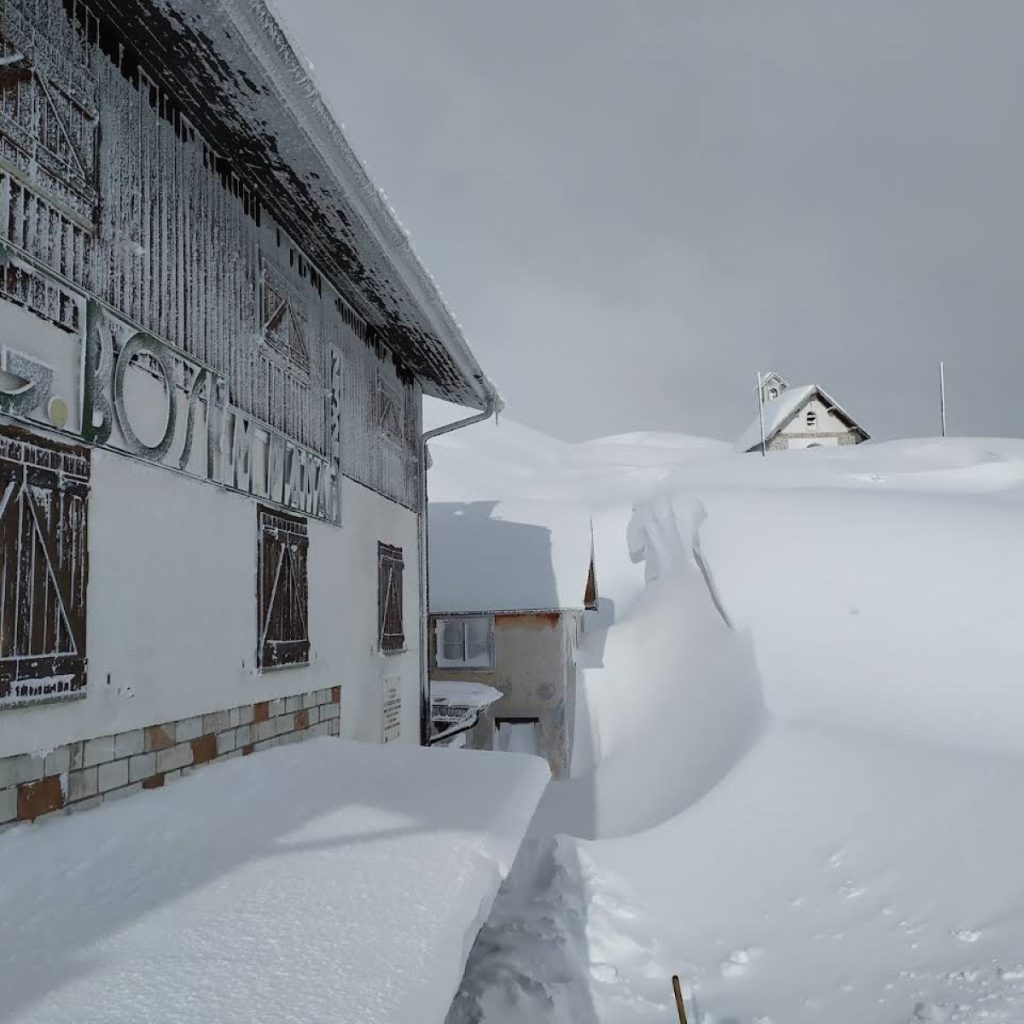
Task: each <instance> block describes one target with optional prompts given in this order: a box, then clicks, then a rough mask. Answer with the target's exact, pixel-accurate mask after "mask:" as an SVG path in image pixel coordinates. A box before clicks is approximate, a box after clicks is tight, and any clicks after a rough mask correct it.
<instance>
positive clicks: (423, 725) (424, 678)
mask: <svg viewBox="0 0 1024 1024" xmlns="http://www.w3.org/2000/svg"><path fill="white" fill-rule="evenodd" d="M501 409H502V401H501V399H500V398H499V397H498V396H497V395H496V394H494V393H491V394H489V395H488V396H487V404H486V406H485V407H484V410H483V411H482V412H479V413H476V414H474V415H473V416H467V417H466V418H465V419H461V420H455V421H454V422H452V423H446V424H445V425H444V426H443V427H435V428H434V429H433V430H425V431H424V432H423V433H422V434H421V435H420V451H419V457H420V480H421V481H422V486H421V487H420V521H419V542H420V543H419V548H420V550H419V556H420V746H423V747H427V746H429V745H430V731H431V719H430V643H429V636H430V633H429V630H430V584H429V581H428V572H429V557H428V551H427V459H428V457H429V456H428V453H427V445H428V443H429V442H430V441H432V440H433V439H434V438H435V437H440V436H441V435H442V434H450V433H452V432H453V431H455V430H462V429H463V427H471V426H472V425H473V424H474V423H482V422H483V421H484V420H489V419H490V418H491V417H492V416H496V415H497V414H498V413H499V412H501Z"/></svg>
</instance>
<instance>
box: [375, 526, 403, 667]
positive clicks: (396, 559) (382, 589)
mask: <svg viewBox="0 0 1024 1024" xmlns="http://www.w3.org/2000/svg"><path fill="white" fill-rule="evenodd" d="M404 569H405V563H404V562H403V561H402V549H401V548H396V547H393V546H392V545H390V544H378V545H377V581H378V582H377V623H378V635H379V637H380V649H381V651H383V652H384V653H389V652H395V651H404V650H405V629H404V628H403V625H402V573H403V570H404Z"/></svg>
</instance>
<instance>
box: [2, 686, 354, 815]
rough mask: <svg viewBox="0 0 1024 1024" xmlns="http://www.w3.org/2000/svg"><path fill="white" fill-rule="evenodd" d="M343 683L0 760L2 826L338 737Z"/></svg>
mask: <svg viewBox="0 0 1024 1024" xmlns="http://www.w3.org/2000/svg"><path fill="white" fill-rule="evenodd" d="M340 727H341V687H340V686H335V687H333V688H332V689H327V690H313V691H312V692H310V693H301V694H298V695H297V696H295V697H281V698H278V699H276V700H270V701H266V700H265V701H260V702H259V703H257V704H243V705H242V706H241V707H238V708H231V709H230V710H228V711H214V712H212V713H211V714H208V715H197V716H196V717H194V718H183V719H181V720H180V721H177V722H164V723H162V724H161V725H151V726H148V727H147V728H144V729H133V730H131V731H130V732H119V733H115V734H113V735H111V736H97V737H96V738H95V739H90V740H79V741H78V742H77V743H68V744H66V745H64V746H62V747H57V748H56V749H55V750H52V751H50V753H48V754H46V755H45V756H36V755H33V754H16V755H15V756H13V757H3V758H0V829H3V828H4V827H5V826H9V825H12V824H14V823H16V822H19V821H32V820H33V819H35V818H38V817H41V816H42V815H44V814H53V813H55V812H57V811H65V812H66V811H78V810H85V809H87V808H90V807H95V806H97V805H98V804H100V803H102V802H103V801H104V800H116V799H118V798H119V797H123V796H128V795H130V794H132V793H136V792H138V791H139V790H142V789H156V788H158V787H159V786H162V785H164V783H166V782H170V781H171V780H173V779H176V778H179V777H180V776H182V775H187V774H188V773H189V772H192V771H194V770H195V769H196V768H199V767H201V766H202V765H204V764H210V763H212V762H215V761H226V760H227V759H228V758H230V757H244V756H245V755H246V754H251V753H253V752H254V751H257V750H265V749H267V748H268V747H276V746H279V745H280V744H282V743H299V742H301V741H302V740H306V739H312V738H313V737H314V736H337V735H338V734H339V731H340Z"/></svg>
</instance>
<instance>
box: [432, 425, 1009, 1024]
mask: <svg viewBox="0 0 1024 1024" xmlns="http://www.w3.org/2000/svg"><path fill="white" fill-rule="evenodd" d="M456 436H458V435H456ZM531 440H536V439H531ZM463 443H465V439H463ZM528 444H529V442H527V447H528ZM595 447H597V448H598V449H599V448H600V445H597V446H594V445H591V446H589V450H590V451H591V452H592V451H593V450H594V448H595ZM613 447H614V446H613ZM520 456H521V459H520V465H521V467H525V466H526V465H527V464H528V463H529V458H528V457H526V456H525V455H524V454H523V452H522V451H521V452H520ZM462 457H463V459H466V458H467V453H466V452H463V454H462ZM559 458H560V459H561V460H562V469H560V470H559V471H558V473H557V474H555V473H552V472H551V471H550V468H549V467H548V466H546V465H545V464H544V461H543V460H539V461H537V462H535V463H534V465H533V469H532V471H531V472H527V471H526V470H525V468H524V469H523V471H522V472H521V473H520V474H519V476H518V478H517V486H520V487H522V486H524V485H526V486H529V487H530V488H532V489H533V490H534V491H535V492H538V491H541V492H544V493H545V494H546V495H547V496H550V497H554V498H557V497H558V496H559V495H561V496H562V497H563V498H564V497H568V496H569V495H575V496H576V497H577V498H579V497H580V495H581V494H585V495H586V499H587V500H589V501H591V502H592V504H593V505H594V507H595V510H596V511H595V517H596V518H595V526H596V530H595V533H596V538H597V546H598V558H599V563H598V564H599V565H600V564H601V562H600V560H601V558H602V557H603V558H604V559H605V562H606V564H607V565H608V566H610V571H609V572H608V573H606V574H605V576H604V578H602V576H601V571H600V569H599V588H600V589H601V592H602V596H605V597H606V598H608V599H609V600H611V601H612V602H613V604H614V608H613V609H612V610H611V614H610V615H609V616H608V618H607V621H608V622H610V625H609V626H608V628H607V630H606V631H605V632H604V633H603V634H602V633H600V632H598V633H594V634H591V635H590V636H588V645H595V644H596V649H594V648H593V647H591V649H590V651H589V654H590V656H591V657H592V658H593V660H592V661H590V662H587V661H585V662H584V667H583V672H582V679H581V694H582V699H581V708H582V711H581V719H580V720H579V721H578V723H577V727H578V729H582V733H583V734H584V735H586V736H587V741H586V742H585V743H584V744H583V747H584V749H583V751H582V753H581V756H580V758H579V759H578V762H577V764H576V766H575V767H576V768H577V775H576V778H574V779H573V780H572V781H571V782H569V783H567V784H564V785H558V786H553V787H552V788H551V789H549V792H548V794H547V795H546V797H545V801H544V804H543V805H542V816H541V818H540V819H539V822H535V826H536V825H538V824H539V826H540V827H535V829H534V834H535V835H537V836H538V839H537V842H536V845H534V846H532V847H531V848H530V849H529V850H528V851H527V852H525V853H524V854H523V856H522V860H521V863H520V864H519V865H517V869H516V870H515V872H514V873H513V876H512V877H511V878H510V880H509V883H508V884H507V886H506V887H505V888H504V889H503V892H502V894H501V896H500V897H499V900H498V902H497V904H496V908H495V912H494V914H493V915H492V918H491V920H490V922H489V924H488V927H487V929H486V930H485V932H484V933H483V934H482V936H481V941H480V942H478V943H477V945H476V947H475V948H474V951H473V954H472V956H471V958H470V964H469V968H468V971H467V976H466V980H465V982H464V985H463V988H462V990H461V992H460V996H459V999H458V1000H457V1002H456V1004H455V1007H454V1008H453V1011H452V1016H451V1017H450V1021H451V1022H452V1024H469V1022H477V1021H485V1022H489V1024H511V1022H514V1021H549V1022H558V1024H562V1022H568V1021H574V1022H575V1021H584V1022H589V1021H600V1022H602V1024H632V1022H634V1021H635V1022H639V1021H658V1020H662V1021H675V1019H676V1017H675V1010H674V1008H673V1006H672V999H671V989H670V986H669V979H670V976H671V974H672V973H676V972H678V973H679V974H680V975H681V976H682V977H683V979H684V983H685V985H686V987H687V990H688V999H689V1000H690V1018H691V1022H692V1021H699V1022H703V1024H804V1022H806V1024H811V1022H813V1024H821V1022H823V1021H828V1022H829V1024H911V1022H914V1021H948V1022H950V1024H968V1022H970V1024H982V1022H986V1024H988V1022H999V1024H1011V1022H1014V1024H1019V1022H1020V1021H1022V1020H1024V882H1022V878H1024V876H1022V875H1021V872H1020V869H1019V865H1020V863H1021V861H1022V858H1024V826H1022V825H1021V824H1020V820H1021V813H1020V812H1021V810H1022V809H1024V796H1022V794H1024V748H1022V747H1021V745H1020V741H1019V737H1020V736H1021V735H1022V726H1024V689H1022V688H1021V686H1020V685H1019V677H1020V666H1021V665H1022V664H1024V630H1021V629H1020V627H1019V621H1020V619H1021V616H1022V614H1024V582H1022V581H1024V572H1022V570H1024V530H1021V529H1020V527H1019V523H1020V521H1021V512H1022V511H1024V507H1022V497H1024V442H1020V441H1013V440H1000V439H946V440H941V439H922V440H914V441H901V442H889V443H884V444H869V445H863V446H860V447H859V448H856V449H845V450H835V451H828V450H826V449H816V450H812V451H810V452H792V453H789V452H784V453H773V454H771V455H769V457H768V458H766V459H763V458H761V457H760V456H759V455H749V456H741V455H731V454H722V453H720V452H718V451H710V452H709V451H707V450H705V451H703V452H701V453H700V454H697V455H696V456H694V453H693V452H692V451H690V452H688V453H686V454H680V452H679V451H678V450H677V451H676V452H675V453H673V455H672V456H671V457H670V458H666V457H665V449H664V447H661V448H660V449H658V448H656V449H655V452H654V453H653V455H652V456H651V460H650V462H653V463H654V464H655V465H654V466H653V467H652V465H651V464H650V462H647V463H645V462H644V460H642V459H638V460H637V461H636V464H634V465H630V466H628V467H626V469H625V470H623V471H621V472H620V469H621V467H617V466H616V465H615V464H614V463H612V462H608V463H605V464H604V465H603V467H601V468H600V472H597V471H595V469H596V467H595V465H594V463H593V462H591V464H590V466H589V467H588V469H587V471H586V472H583V471H579V472H577V468H576V467H577V466H578V465H579V464H580V461H581V460H580V455H579V451H578V446H570V447H569V449H566V448H562V449H561V450H560V453H559ZM566 460H568V462H569V463H570V467H571V468H570V471H568V472H567V471H566V470H565V468H564V466H565V462H566ZM439 461H441V460H440V459H439ZM600 473H604V474H605V475H606V477H607V479H606V481H605V482H604V484H602V483H601V480H600ZM581 480H585V485H582V486H581V485H580V481H581ZM629 488H633V493H634V497H633V499H632V500H626V499H624V493H625V491H627V490H628V489H629ZM475 496H476V497H482V495H480V494H477V495H475ZM558 831H563V832H570V833H574V834H576V835H577V836H600V837H603V838H600V839H599V840H598V841H594V842H582V841H579V840H577V841H573V840H571V839H566V838H564V837H563V838H562V839H559V840H557V841H554V840H552V839H551V838H547V839H545V838H544V833H548V834H549V835H550V833H555V832H558ZM612 836H617V837H618V838H611V837H612ZM543 949H549V950H553V951H554V953H553V954H552V955H551V956H545V955H541V953H540V951H541V950H543Z"/></svg>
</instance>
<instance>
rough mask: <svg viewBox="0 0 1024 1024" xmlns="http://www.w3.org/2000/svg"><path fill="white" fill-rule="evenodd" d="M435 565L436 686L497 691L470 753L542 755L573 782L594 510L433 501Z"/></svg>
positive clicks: (592, 591) (590, 599) (590, 597)
mask: <svg viewBox="0 0 1024 1024" xmlns="http://www.w3.org/2000/svg"><path fill="white" fill-rule="evenodd" d="M429 558H430V576H429V579H430V593H429V602H430V603H429V607H430V623H431V629H430V675H431V680H446V681H447V680H464V681H467V682H474V683H483V684H486V685H488V686H493V687H494V688H496V689H497V690H499V691H500V692H501V694H502V697H501V699H500V700H499V701H497V702H496V703H494V704H493V705H491V706H490V708H488V710H487V714H486V715H485V716H483V726H482V728H481V727H480V726H478V727H477V728H475V729H474V730H473V733H472V736H471V742H472V744H473V745H474V746H476V747H477V748H490V747H493V748H494V749H498V750H509V751H518V752H521V753H536V754H540V755H542V756H543V757H546V758H547V760H548V763H549V764H550V765H551V771H552V774H553V775H554V776H555V778H565V777H566V776H568V774H569V766H570V761H571V756H572V744H573V720H574V717H575V710H576V681H577V657H576V656H577V651H578V649H579V645H580V642H581V640H582V637H583V628H584V612H585V611H586V610H587V609H592V608H596V606H597V578H596V574H595V570H594V556H593V535H592V529H591V520H590V514H589V512H588V511H587V510H585V509H582V508H574V507H567V506H565V505H554V504H549V503H546V502H503V503H496V502H473V503H469V504H455V503H438V502H432V503H431V505H430V509H429ZM491 721H493V728H492V727H491V725H490V724H489V723H490V722H491Z"/></svg>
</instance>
